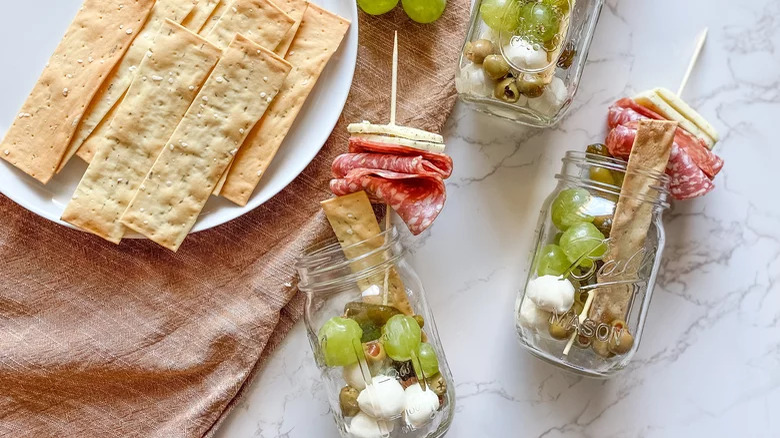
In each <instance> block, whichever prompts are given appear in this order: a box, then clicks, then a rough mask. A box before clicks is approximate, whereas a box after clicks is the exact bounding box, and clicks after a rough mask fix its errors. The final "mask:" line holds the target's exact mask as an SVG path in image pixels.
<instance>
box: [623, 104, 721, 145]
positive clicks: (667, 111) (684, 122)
mask: <svg viewBox="0 0 780 438" xmlns="http://www.w3.org/2000/svg"><path fill="white" fill-rule="evenodd" d="M634 101H635V102H636V103H638V104H639V105H642V106H643V107H645V108H648V109H650V110H652V111H655V112H657V113H658V114H660V115H661V116H663V117H664V118H665V119H667V120H672V121H675V122H677V123H679V124H680V127H681V128H683V129H684V130H686V131H688V132H690V133H691V134H693V135H694V136H695V137H697V138H700V139H702V140H703V141H704V143H705V144H706V145H707V147H708V148H710V149H712V147H713V146H715V140H714V139H713V138H712V137H710V136H709V135H707V134H706V133H705V132H704V131H702V130H701V129H699V127H698V126H696V124H695V123H693V122H692V121H690V120H688V118H687V117H685V116H684V115H682V114H680V112H679V111H677V110H676V109H674V107H672V106H671V105H669V104H668V103H667V102H666V100H664V99H663V98H661V96H659V95H658V94H657V93H656V92H655V90H648V91H644V92H642V93H639V94H638V95H636V96H635V97H634Z"/></svg>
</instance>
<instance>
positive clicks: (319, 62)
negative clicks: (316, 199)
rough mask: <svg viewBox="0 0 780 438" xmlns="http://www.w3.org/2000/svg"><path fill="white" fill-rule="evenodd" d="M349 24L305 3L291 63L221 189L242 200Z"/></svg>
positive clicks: (253, 186) (261, 171) (230, 197)
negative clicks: (280, 87)
mask: <svg viewBox="0 0 780 438" xmlns="http://www.w3.org/2000/svg"><path fill="white" fill-rule="evenodd" d="M349 24H350V23H349V21H348V20H346V19H344V18H341V17H339V16H338V15H334V14H332V13H330V12H328V11H325V10H323V9H322V8H320V7H318V6H316V5H313V4H309V6H308V7H307V8H306V11H305V12H304V14H303V20H302V22H301V26H300V28H299V29H298V33H297V34H296V36H295V39H294V40H293V42H292V45H291V46H290V50H289V52H288V53H287V57H286V59H287V60H288V61H289V62H290V64H292V65H294V66H295V68H294V69H293V70H292V71H291V72H290V75H289V76H288V77H287V80H286V81H285V84H284V86H283V88H282V91H281V92H280V93H279V96H278V98H277V99H275V100H274V101H273V102H272V103H271V107H270V108H269V110H268V114H266V116H265V117H264V118H263V120H261V121H260V123H258V124H257V126H255V127H254V128H253V129H252V132H251V133H250V134H249V137H248V138H247V140H246V141H245V142H244V145H243V146H242V148H241V149H240V150H239V153H238V155H236V159H235V161H234V162H233V164H232V165H231V167H230V170H229V171H228V173H227V175H226V177H225V184H224V186H223V187H222V189H221V191H220V192H219V193H220V195H222V196H224V197H225V198H227V199H229V200H231V201H233V202H235V203H236V204H239V205H242V206H243V205H246V203H247V202H248V201H249V197H250V196H251V195H252V192H253V191H254V189H255V187H257V184H258V183H259V182H260V179H261V178H262V176H263V173H265V171H266V170H267V169H268V165H269V164H270V163H271V160H272V159H273V158H274V156H275V155H276V152H277V151H278V150H279V147H280V146H281V144H282V141H283V140H284V137H285V136H286V135H287V133H288V132H289V130H290V127H291V126H292V124H293V122H294V121H295V118H296V117H297V116H298V113H299V112H300V111H301V108H302V107H303V104H304V102H305V101H306V98H307V97H308V96H309V93H311V90H312V89H313V88H314V84H315V83H316V82H317V79H318V78H319V76H320V74H321V73H322V71H323V70H324V69H325V65H326V64H327V63H328V60H330V58H331V56H332V55H333V53H335V52H336V50H337V49H338V47H339V45H340V44H341V40H342V39H343V38H344V35H345V34H346V32H347V29H348V28H349Z"/></svg>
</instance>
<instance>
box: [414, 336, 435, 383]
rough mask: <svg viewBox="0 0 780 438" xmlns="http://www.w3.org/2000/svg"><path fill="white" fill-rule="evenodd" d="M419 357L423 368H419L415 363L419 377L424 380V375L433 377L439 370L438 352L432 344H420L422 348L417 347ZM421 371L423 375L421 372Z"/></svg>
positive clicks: (415, 369)
mask: <svg viewBox="0 0 780 438" xmlns="http://www.w3.org/2000/svg"><path fill="white" fill-rule="evenodd" d="M417 359H418V360H419V364H420V368H421V369H417V364H416V363H414V364H413V365H414V371H415V373H417V378H418V379H421V380H422V377H423V376H425V377H431V376H433V375H435V374H437V373H438V372H439V358H438V357H436V352H435V351H434V350H433V347H432V346H431V344H428V343H422V344H420V348H418V349H417ZM421 371H422V375H421V374H420V372H421Z"/></svg>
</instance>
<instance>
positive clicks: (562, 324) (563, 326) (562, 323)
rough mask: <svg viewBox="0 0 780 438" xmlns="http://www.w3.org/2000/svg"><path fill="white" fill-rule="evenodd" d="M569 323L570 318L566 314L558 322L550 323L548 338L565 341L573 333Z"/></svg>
mask: <svg viewBox="0 0 780 438" xmlns="http://www.w3.org/2000/svg"><path fill="white" fill-rule="evenodd" d="M569 321H571V318H569V314H568V313H567V314H566V315H564V316H563V317H561V318H560V319H559V320H556V321H554V322H552V323H550V327H549V332H550V336H552V337H553V338H555V339H567V338H568V337H569V336H571V334H572V333H573V332H574V327H570V326H571V324H569Z"/></svg>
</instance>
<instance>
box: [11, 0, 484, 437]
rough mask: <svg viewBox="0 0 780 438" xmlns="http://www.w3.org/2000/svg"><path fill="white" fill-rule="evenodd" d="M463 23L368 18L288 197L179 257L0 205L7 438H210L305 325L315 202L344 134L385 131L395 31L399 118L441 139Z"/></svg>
mask: <svg viewBox="0 0 780 438" xmlns="http://www.w3.org/2000/svg"><path fill="white" fill-rule="evenodd" d="M468 14H469V3H468V1H466V0H457V1H455V2H450V4H449V5H448V7H447V11H446V13H445V15H444V17H443V18H442V19H440V20H439V21H437V22H436V23H435V24H433V25H418V24H415V23H412V22H411V21H409V20H408V18H406V16H405V15H404V13H403V11H402V10H401V9H400V7H399V8H396V10H394V11H393V12H391V13H388V14H386V15H384V16H382V17H370V16H367V15H365V14H363V13H361V14H360V49H359V53H358V65H357V70H356V74H355V80H354V83H353V87H352V90H351V93H350V97H349V100H348V102H347V104H346V108H345V110H344V112H343V114H342V116H341V119H340V120H339V123H338V126H337V127H336V129H335V131H334V133H333V135H332V136H331V138H330V139H329V140H328V142H327V143H326V145H325V147H324V148H323V150H322V152H321V153H320V154H319V155H318V156H317V158H316V159H315V160H314V161H313V162H312V164H311V165H310V166H309V167H308V168H307V169H306V170H305V171H304V173H303V174H302V175H301V176H300V177H299V178H297V179H296V180H295V182H293V183H292V184H291V185H290V186H289V187H288V188H287V189H285V190H284V191H283V192H282V193H280V194H279V195H277V196H276V197H274V198H273V199H271V200H270V201H269V202H267V203H265V204H264V205H263V206H261V207H259V208H258V209H256V210H255V211H252V212H250V213H248V214H246V215H244V216H242V217H241V218H239V219H236V220H234V221H232V222H230V223H228V224H226V225H223V226H221V227H217V228H216V229H213V230H210V231H206V232H202V233H198V234H195V235H193V236H190V237H189V238H188V239H187V240H186V241H185V243H184V245H183V246H182V248H181V249H180V250H179V252H178V253H177V254H173V253H171V252H169V251H167V250H164V249H162V248H160V247H158V246H156V245H154V244H152V243H150V242H147V241H132V240H125V241H124V242H123V243H122V244H121V245H120V246H118V247H117V246H114V245H112V244H110V243H106V242H104V241H102V240H100V239H98V238H96V237H93V236H90V235H88V234H86V233H81V232H78V231H74V230H70V229H68V228H65V227H62V226H59V225H56V224H54V223H51V222H48V221H46V220H44V219H42V218H39V217H37V216H36V215H34V214H32V213H30V212H28V211H26V210H24V209H23V208H21V207H19V206H17V205H16V204H14V203H13V202H11V201H10V200H9V199H8V198H5V197H3V196H2V195H0V218H1V219H0V437H14V438H16V437H36V438H38V437H55V436H56V437H80V438H83V437H120V436H121V437H166V438H168V437H202V436H210V435H212V434H213V433H214V431H215V430H216V428H217V426H218V425H219V423H220V422H221V421H222V420H223V419H224V418H225V416H226V415H227V413H228V412H229V411H230V410H231V408H232V407H233V406H235V404H236V403H237V401H238V400H239V399H240V398H241V396H242V394H243V392H244V391H245V390H246V388H247V386H248V385H249V383H250V382H251V381H252V378H253V376H254V375H255V374H256V373H257V371H258V370H259V369H260V367H262V365H263V363H264V361H265V359H266V358H267V357H268V356H269V354H271V351H272V350H273V348H274V347H275V346H276V345H277V344H278V343H279V342H280V341H281V340H282V339H283V337H284V336H285V334H286V333H287V332H288V331H289V329H290V328H291V327H292V325H293V324H294V323H295V322H296V321H297V320H298V319H299V317H300V316H301V309H302V305H303V297H302V296H300V294H297V295H296V291H297V289H296V288H295V280H294V276H295V273H294V269H293V263H294V260H295V258H296V257H297V256H298V255H300V253H301V251H302V249H303V248H305V247H307V246H309V245H310V244H312V243H314V242H316V241H317V240H318V239H322V238H325V237H327V236H329V233H330V231H329V229H328V228H327V225H326V221H325V220H324V217H323V215H322V214H321V213H320V208H319V203H318V201H320V200H322V199H326V198H328V197H330V193H329V191H328V180H329V177H330V163H331V161H332V159H333V158H334V157H335V156H336V155H337V154H339V153H342V152H344V151H345V150H346V148H347V138H348V136H347V131H346V125H347V123H349V122H354V121H361V120H371V121H375V122H380V123H385V122H387V121H388V118H389V114H388V113H389V93H390V82H389V81H390V66H391V55H392V38H393V30H396V29H398V30H399V38H400V48H399V50H400V60H401V62H400V68H399V83H400V85H399V107H398V120H399V122H400V123H406V124H409V125H411V126H415V127H419V128H424V129H428V130H432V131H439V130H440V129H441V128H442V126H443V124H444V121H445V120H446V118H447V116H448V115H449V113H450V111H451V109H452V105H453V104H454V101H455V90H454V87H453V80H454V73H455V68H456V65H457V60H458V56H459V51H460V45H461V43H462V41H463V37H464V35H465V31H466V26H467V21H468ZM321 86H325V85H324V84H322V85H321ZM293 129H294V128H293Z"/></svg>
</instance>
